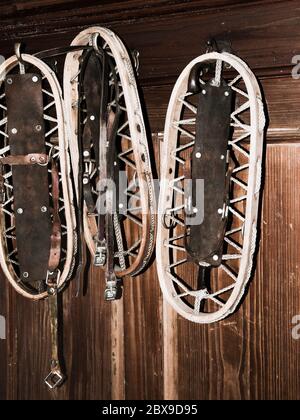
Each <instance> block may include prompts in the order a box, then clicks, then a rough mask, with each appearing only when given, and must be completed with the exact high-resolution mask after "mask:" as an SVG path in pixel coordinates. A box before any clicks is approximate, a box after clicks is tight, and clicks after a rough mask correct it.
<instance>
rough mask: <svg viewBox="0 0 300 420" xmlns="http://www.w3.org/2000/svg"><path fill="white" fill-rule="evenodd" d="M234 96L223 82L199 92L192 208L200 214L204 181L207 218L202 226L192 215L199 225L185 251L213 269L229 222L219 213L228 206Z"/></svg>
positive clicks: (217, 263)
mask: <svg viewBox="0 0 300 420" xmlns="http://www.w3.org/2000/svg"><path fill="white" fill-rule="evenodd" d="M232 96H233V95H232V90H231V88H230V87H229V86H228V85H227V84H226V83H225V82H222V84H221V86H220V87H216V86H212V85H210V84H208V83H207V84H206V85H205V86H203V87H202V90H201V91H200V93H199V102H198V111H197V122H196V141H195V146H194V150H193V153H192V162H191V166H192V169H191V172H192V173H191V175H192V176H191V178H192V180H193V183H192V205H193V208H195V207H196V208H198V210H199V211H200V210H201V208H200V209H199V207H200V206H199V204H201V201H202V197H201V195H199V196H198V203H197V201H196V194H197V191H196V180H197V179H198V180H201V179H202V180H204V196H203V198H204V203H203V204H204V219H203V221H202V223H201V220H200V219H201V217H199V216H200V215H199V211H198V213H197V214H195V216H190V217H192V219H193V218H194V219H196V218H199V222H197V223H196V224H192V223H191V224H190V226H189V231H190V237H189V238H188V240H187V244H186V248H187V251H188V253H189V255H190V257H191V258H192V259H193V260H196V261H197V262H206V263H208V264H211V265H214V266H218V265H219V264H220V263H221V258H219V260H218V261H214V260H213V258H212V257H213V256H214V255H219V257H221V255H222V244H223V239H224V233H225V225H226V220H227V218H226V215H225V214H223V215H222V214H220V213H221V210H223V209H224V205H225V204H227V196H228V182H227V169H228V168H227V167H228V164H227V159H226V157H227V147H228V140H229V136H230V114H231V105H232V99H233V98H232ZM199 154H201V155H199ZM199 156H200V157H199ZM199 193H200V191H198V194H199ZM199 200H200V202H199ZM192 219H191V220H192Z"/></svg>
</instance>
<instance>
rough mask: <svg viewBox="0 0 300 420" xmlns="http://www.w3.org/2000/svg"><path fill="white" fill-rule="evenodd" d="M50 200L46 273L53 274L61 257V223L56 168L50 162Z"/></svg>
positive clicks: (53, 163)
mask: <svg viewBox="0 0 300 420" xmlns="http://www.w3.org/2000/svg"><path fill="white" fill-rule="evenodd" d="M51 176H52V200H53V219H52V233H51V241H50V243H51V245H50V255H49V261H48V271H50V272H53V271H55V270H56V269H57V267H58V265H59V262H60V255H61V223H60V219H59V175H58V170H57V166H56V164H55V162H54V160H52V169H51Z"/></svg>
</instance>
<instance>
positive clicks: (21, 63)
mask: <svg viewBox="0 0 300 420" xmlns="http://www.w3.org/2000/svg"><path fill="white" fill-rule="evenodd" d="M21 47H22V44H21V43H20V42H16V43H15V54H16V57H17V60H18V62H19V66H20V73H21V74H25V61H24V60H23V58H22V53H21Z"/></svg>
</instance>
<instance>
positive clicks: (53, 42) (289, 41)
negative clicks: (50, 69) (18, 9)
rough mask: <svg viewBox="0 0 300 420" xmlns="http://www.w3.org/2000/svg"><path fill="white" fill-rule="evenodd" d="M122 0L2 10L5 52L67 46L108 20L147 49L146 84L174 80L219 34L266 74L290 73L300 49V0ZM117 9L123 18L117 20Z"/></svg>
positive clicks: (131, 43)
mask: <svg viewBox="0 0 300 420" xmlns="http://www.w3.org/2000/svg"><path fill="white" fill-rule="evenodd" d="M122 3H124V4H122V8H120V4H118V2H117V3H115V2H113V3H112V4H111V5H110V4H109V5H107V4H106V3H105V4H104V5H99V6H95V5H94V6H91V7H89V5H88V4H87V6H86V7H83V6H82V7H80V8H79V9H76V8H74V9H73V8H72V6H71V5H72V4H71V3H70V4H69V7H68V8H67V9H65V11H63V10H60V9H57V10H56V7H55V6H53V7H52V9H50V10H48V9H47V8H46V9H45V11H44V12H43V7H42V8H37V9H36V12H35V13H31V15H30V16H24V17H23V16H22V15H18V14H16V13H15V14H14V15H13V16H14V17H13V18H12V19H11V20H8V21H7V20H5V16H2V19H1V20H0V21H1V26H0V53H1V54H2V55H4V56H9V55H11V52H12V47H13V42H15V40H22V41H24V42H25V43H26V44H27V49H26V50H27V51H28V52H34V51H38V50H39V49H40V46H41V45H42V46H43V47H42V48H45V49H46V48H51V47H54V46H55V47H57V46H62V45H63V46H65V45H66V44H68V43H70V41H71V40H72V38H73V37H74V36H75V34H76V33H78V31H79V30H80V29H82V28H83V27H86V26H91V25H95V24H97V25H106V26H108V27H110V28H112V29H113V30H115V31H116V32H117V33H118V34H119V35H120V36H121V37H122V38H123V39H124V40H125V42H126V44H127V45H128V47H129V48H131V49H137V50H138V51H139V52H140V55H141V68H140V81H141V83H142V85H148V86H149V85H150V86H160V85H161V84H164V83H173V82H174V81H175V79H176V77H177V76H178V73H179V72H180V71H181V70H182V69H183V67H184V66H185V65H186V63H188V61H189V60H191V59H192V58H194V57H195V56H197V55H199V54H200V53H203V52H204V51H205V48H206V41H207V40H208V39H209V38H211V37H220V38H223V39H229V40H230V41H231V42H232V47H233V51H234V52H235V53H237V54H238V55H240V56H241V57H243V58H244V59H246V61H247V62H248V64H249V65H250V66H251V67H252V68H253V69H254V70H255V71H256V73H257V74H258V75H259V76H262V75H265V74H270V73H272V74H274V73H275V74H281V73H282V72H284V73H288V74H290V71H291V67H292V65H291V60H292V57H293V56H294V55H295V54H297V52H298V45H299V41H300V35H299V31H298V23H299V7H300V5H299V1H298V0H286V1H276V2H274V1H272V2H270V1H268V0H267V1H254V2H253V1H245V2H242V3H240V2H236V1H233V2H226V1H223V2H222V1H221V2H219V4H218V2H207V1H187V2H183V3H182V2H178V1H173V2H172V1H158V2H157V3H156V2H154V1H150V2H138V1H136V0H134V1H129V2H122ZM137 4H139V6H137ZM154 4H156V6H155V5H154ZM183 4H184V6H183ZM126 5H127V8H126ZM105 7H106V8H107V12H106V13H105ZM111 9H113V10H114V12H115V13H117V14H118V16H119V20H117V21H115V22H114V18H113V16H114V14H113V13H112V10H111ZM43 13H44V14H43ZM139 13H140V15H139ZM274 22H276V24H274ZM37 35H38V36H37ZM187 40H188V41H187ZM187 44H188V45H187Z"/></svg>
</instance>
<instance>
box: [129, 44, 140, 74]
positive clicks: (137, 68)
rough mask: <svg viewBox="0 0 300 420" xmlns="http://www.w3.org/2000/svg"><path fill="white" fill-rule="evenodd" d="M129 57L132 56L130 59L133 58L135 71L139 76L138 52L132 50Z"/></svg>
mask: <svg viewBox="0 0 300 420" xmlns="http://www.w3.org/2000/svg"><path fill="white" fill-rule="evenodd" d="M131 55H132V58H133V63H134V67H135V71H136V73H137V75H138V74H139V69H140V52H139V51H138V50H132V52H131Z"/></svg>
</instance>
